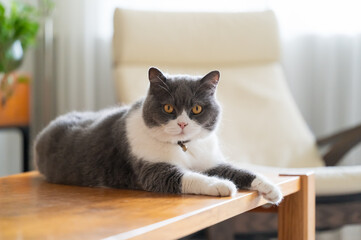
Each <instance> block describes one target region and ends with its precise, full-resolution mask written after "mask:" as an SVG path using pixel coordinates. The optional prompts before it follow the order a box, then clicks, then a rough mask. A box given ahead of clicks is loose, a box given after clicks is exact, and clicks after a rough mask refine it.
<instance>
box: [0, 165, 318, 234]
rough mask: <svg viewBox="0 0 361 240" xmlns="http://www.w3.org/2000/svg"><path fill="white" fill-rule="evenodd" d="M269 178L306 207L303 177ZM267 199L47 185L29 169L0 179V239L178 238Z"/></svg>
mask: <svg viewBox="0 0 361 240" xmlns="http://www.w3.org/2000/svg"><path fill="white" fill-rule="evenodd" d="M269 177H271V179H272V181H274V182H275V183H276V184H278V185H279V186H280V187H281V189H282V192H283V193H284V195H289V196H290V197H291V196H296V197H295V198H296V202H297V204H298V205H297V206H299V204H300V205H301V208H300V211H304V209H303V208H302V206H306V205H305V204H304V203H302V201H303V200H302V199H303V198H304V197H302V199H301V198H300V197H299V196H298V197H297V195H296V194H294V193H300V192H301V191H300V189H302V184H303V183H302V177H298V176H285V177H278V176H275V175H273V176H269ZM313 194H314V193H313ZM300 199H301V201H299V200H300ZM306 200H307V199H306ZM265 203H266V201H265V200H264V199H263V198H262V197H260V196H259V195H258V193H257V192H255V191H240V192H239V193H238V194H237V195H236V196H235V197H209V196H197V195H174V194H156V193H150V192H145V191H132V190H120V189H106V188H87V187H76V186H67V185H57V184H49V183H47V182H45V181H44V179H43V177H42V176H41V175H39V174H38V173H37V172H29V173H25V174H19V175H13V176H9V177H4V178H0V239H100V238H107V237H113V238H112V239H138V238H139V239H175V238H180V237H183V236H186V235H188V234H191V233H193V232H196V231H198V230H201V229H203V228H205V227H208V226H211V225H213V224H215V223H218V222H221V221H223V220H225V219H228V218H231V217H233V216H235V215H238V214H240V213H243V212H245V211H248V210H250V209H254V208H256V207H258V206H261V205H264V204H265ZM285 203H286V205H285V207H286V208H284V209H289V208H292V207H293V204H295V203H294V199H289V198H288V197H286V199H285ZM287 211H288V210H287ZM297 211H298V210H297ZM291 212H294V211H293V210H291ZM282 214H283V215H284V216H285V219H284V218H283V217H281V219H282V221H285V223H284V225H285V226H283V228H290V226H291V225H289V224H290V222H289V219H290V216H291V215H290V214H289V213H287V212H284V213H282ZM298 214H300V213H298ZM302 214H303V213H301V215H302ZM313 214H314V213H313ZM283 215H282V216H283ZM301 217H303V218H304V216H301ZM313 217H314V216H313ZM306 218H309V216H308V215H307V216H306ZM311 218H312V213H311ZM302 221H303V220H302ZM305 221H306V222H305V223H301V225H304V224H306V225H307V224H308V223H307V221H309V220H308V219H305ZM282 224H283V223H282V222H281V225H282ZM291 227H292V226H291ZM311 227H312V223H311ZM306 228H307V226H306ZM306 228H305V229H306ZM308 228H309V227H308ZM308 228H307V229H306V231H309V229H308ZM290 230H291V229H290ZM311 230H312V229H311ZM284 231H286V233H282V234H286V235H284V236H285V237H286V236H287V231H288V230H284ZM301 231H304V229H301ZM311 232H312V231H311ZM302 234H303V233H302ZM306 234H307V233H306ZM310 236H311V238H302V239H310V240H311V239H312V233H311V235H310ZM283 239H287V238H283ZM313 239H314V238H313Z"/></svg>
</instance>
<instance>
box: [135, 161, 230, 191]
mask: <svg viewBox="0 0 361 240" xmlns="http://www.w3.org/2000/svg"><path fill="white" fill-rule="evenodd" d="M136 167H137V172H138V184H139V185H140V187H141V188H142V189H144V190H147V191H151V192H163V193H185V194H202V195H211V196H231V195H234V194H235V193H236V191H237V188H236V186H235V185H234V183H233V182H231V181H229V180H226V179H220V178H218V177H214V176H213V177H212V176H207V175H204V174H201V173H196V172H192V171H189V170H184V169H181V168H178V167H177V166H175V165H172V164H168V163H164V162H161V163H150V162H145V161H140V162H138V163H137V166H136Z"/></svg>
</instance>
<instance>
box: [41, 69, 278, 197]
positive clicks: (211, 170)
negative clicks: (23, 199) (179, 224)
mask: <svg viewBox="0 0 361 240" xmlns="http://www.w3.org/2000/svg"><path fill="white" fill-rule="evenodd" d="M148 78H149V82H150V86H149V90H148V93H147V95H146V97H145V98H144V99H141V100H139V101H137V102H136V103H134V104H133V105H131V106H122V107H115V108H110V109H105V110H102V111H99V112H71V113H68V114H65V115H63V116H60V117H58V118H56V119H55V120H53V121H52V122H51V123H50V124H49V125H48V126H47V127H46V128H45V129H43V130H42V131H41V132H40V134H39V135H38V136H37V138H36V142H35V155H36V164H37V167H38V169H39V171H40V172H41V173H42V174H43V175H44V176H45V177H46V179H47V181H49V182H51V183H60V184H71V185H79V186H106V187H112V188H128V189H142V190H146V191H152V192H161V193H184V194H203V195H211V196H230V195H234V194H235V193H236V191H237V188H238V189H251V190H257V191H259V192H260V193H261V194H262V195H263V196H264V197H265V198H266V199H267V200H269V201H270V202H272V203H274V204H278V203H279V202H280V201H281V200H282V194H281V192H280V190H279V188H278V187H277V186H275V185H274V184H272V183H271V182H269V181H268V180H267V179H265V178H264V177H262V176H260V175H258V174H256V173H253V172H250V171H247V170H243V169H239V168H236V167H234V166H232V165H230V164H229V163H227V162H226V161H225V158H224V157H223V155H222V152H221V150H220V148H219V144H218V138H217V135H216V129H217V125H218V123H219V121H220V118H221V107H220V105H219V103H218V102H217V100H216V97H215V92H216V87H217V84H218V81H219V78H220V73H219V72H218V71H212V72H210V73H208V74H207V75H205V76H203V77H198V76H188V75H168V74H164V73H162V72H161V71H160V70H158V69H156V68H150V69H149V72H148Z"/></svg>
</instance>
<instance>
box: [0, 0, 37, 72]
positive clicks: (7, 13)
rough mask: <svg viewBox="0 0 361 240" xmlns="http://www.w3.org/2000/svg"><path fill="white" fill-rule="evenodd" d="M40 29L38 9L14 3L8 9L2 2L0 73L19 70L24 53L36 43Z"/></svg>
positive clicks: (0, 17) (0, 12) (0, 4)
mask: <svg viewBox="0 0 361 240" xmlns="http://www.w3.org/2000/svg"><path fill="white" fill-rule="evenodd" d="M38 29H39V12H38V10H37V8H35V7H34V6H31V5H29V4H26V3H21V2H18V1H13V2H11V4H10V7H9V8H8V9H6V7H5V5H4V4H2V3H1V2H0V72H3V73H8V72H11V71H13V70H15V69H16V68H18V67H19V66H20V64H21V62H22V59H23V55H24V52H25V51H26V50H27V48H28V47H29V46H30V45H31V44H33V43H34V42H35V39H36V35H37V32H38Z"/></svg>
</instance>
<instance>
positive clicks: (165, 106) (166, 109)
mask: <svg viewBox="0 0 361 240" xmlns="http://www.w3.org/2000/svg"><path fill="white" fill-rule="evenodd" d="M163 108H164V111H165V112H166V113H172V112H173V111H174V108H173V106H172V105H170V104H166V105H164V107H163Z"/></svg>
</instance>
